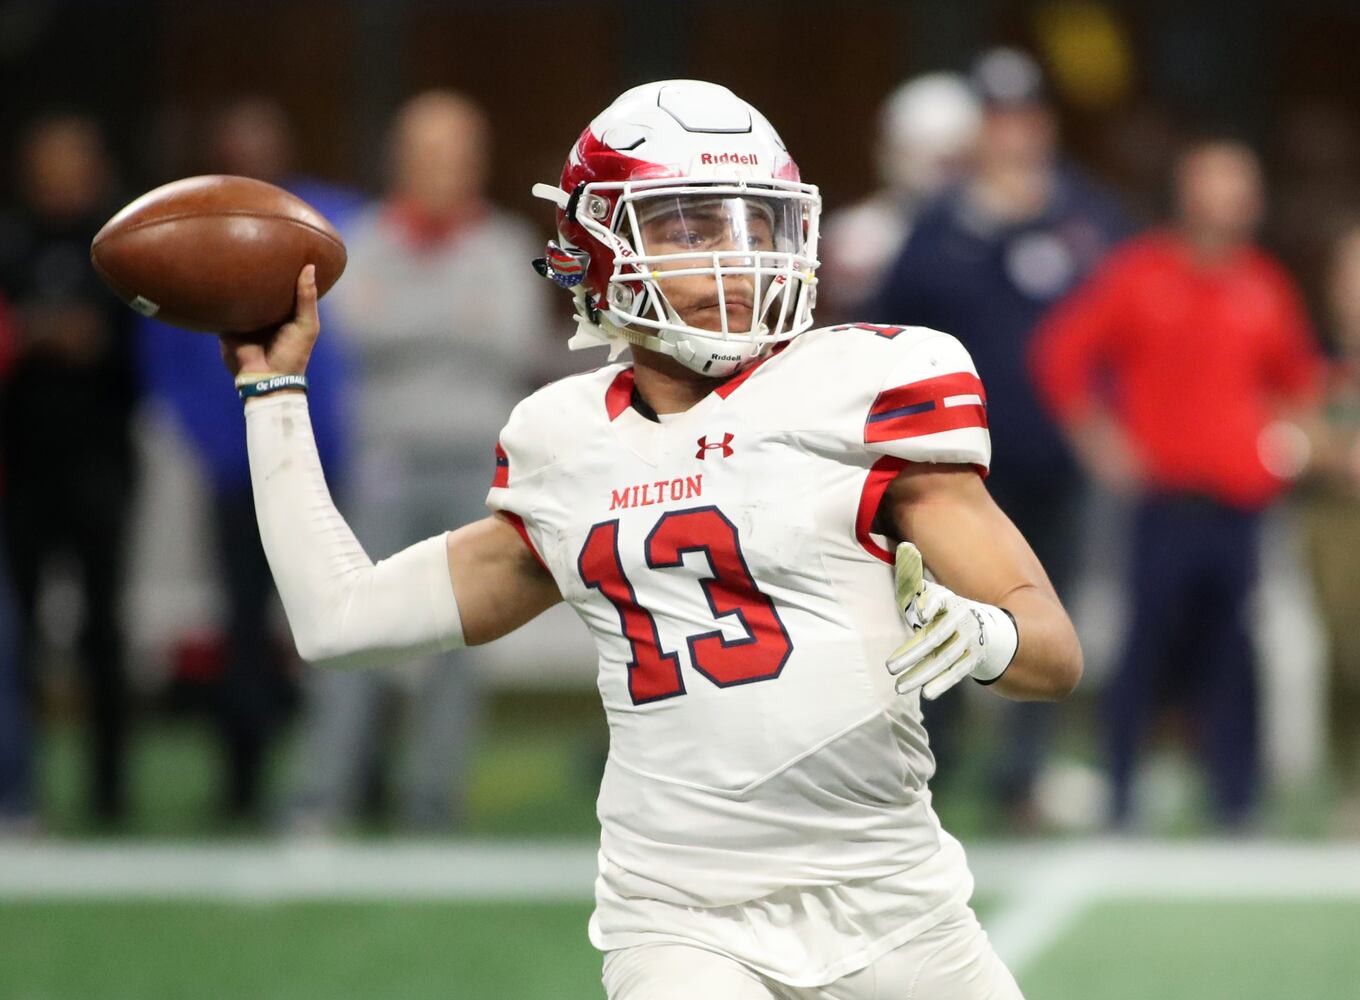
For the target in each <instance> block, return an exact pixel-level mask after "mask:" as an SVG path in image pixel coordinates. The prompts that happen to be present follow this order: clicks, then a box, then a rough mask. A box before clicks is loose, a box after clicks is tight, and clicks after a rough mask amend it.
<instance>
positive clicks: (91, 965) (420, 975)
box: [0, 901, 1360, 1000]
mask: <svg viewBox="0 0 1360 1000" xmlns="http://www.w3.org/2000/svg"><path fill="white" fill-rule="evenodd" d="M588 914H589V905H588V904H584V903H538V904H533V903H503V902H497V903H429V902H402V903H316V902H311V903H286V904H266V905H258V904H249V905H242V904H235V905H230V904H222V903H211V904H210V903H189V902H151V901H136V902H92V903H71V902H65V903H52V902H39V903H31V902H25V903H21V904H13V903H10V904H6V905H5V906H4V907H3V909H0V955H3V962H2V964H0V996H3V997H5V998H7V1000H8V998H15V1000H18V998H24V1000H68V998H70V1000H76V998H82V1000H84V998H96V997H102V998H110V1000H142V998H147V997H215V998H221V1000H233V998H242V1000H244V998H261V1000H263V998H277V1000H294V998H304V997H317V998H323V997H335V998H340V997H345V998H348V997H385V998H390V1000H406V998H410V1000H416V998H426V997H429V998H434V997H440V998H452V997H478V998H482V997H488V998H489V997H514V998H517V1000H578V998H579V1000H585V998H595V1000H598V998H599V997H600V996H601V993H600V989H599V958H598V956H597V955H596V954H595V952H594V951H593V950H592V949H591V948H590V946H589V944H588V943H587V942H586V940H585V921H586V917H587V915H588ZM1357 927H1360V901H1355V902H1346V903H1343V902H1335V901H1331V902H1328V901H1312V902H1309V901H1296V902H1290V903H1285V904H1281V903H1279V902H1276V901H1272V902H1242V901H1236V902H1231V903H1225V902H1222V901H1217V902H1193V901H1187V902H1175V903H1170V902H1141V901H1139V902H1133V901H1124V902H1106V903H1101V904H1097V905H1095V906H1092V907H1091V908H1090V909H1089V910H1087V911H1085V912H1083V913H1082V914H1081V915H1080V917H1079V922H1078V925H1077V926H1076V927H1074V928H1073V929H1072V930H1071V931H1070V932H1069V933H1067V934H1065V935H1063V936H1062V937H1061V938H1059V939H1058V940H1057V941H1055V942H1054V943H1053V945H1052V946H1051V947H1050V948H1048V949H1047V950H1046V951H1045V952H1044V953H1043V954H1042V955H1040V956H1039V957H1038V958H1037V959H1036V960H1035V961H1034V962H1033V963H1031V964H1030V965H1029V966H1028V967H1027V968H1026V969H1024V970H1022V973H1021V983H1022V986H1023V988H1024V990H1025V993H1026V996H1027V997H1029V998H1030V1000H1035V998H1041V997H1051V998H1056V1000H1074V998H1081V1000H1148V998H1156V1000H1178V998H1184V1000H1218V998H1224V1000H1227V998H1232V1000H1277V998H1280V997H1291V998H1294V997H1297V998H1307V1000H1314V998H1317V1000H1322V998H1329V1000H1331V998H1334V1000H1350V998H1353V997H1355V996H1356V991H1357V984H1358V983H1360V949H1357V948H1356V947H1355V944H1354V929H1355V928H1357Z"/></svg>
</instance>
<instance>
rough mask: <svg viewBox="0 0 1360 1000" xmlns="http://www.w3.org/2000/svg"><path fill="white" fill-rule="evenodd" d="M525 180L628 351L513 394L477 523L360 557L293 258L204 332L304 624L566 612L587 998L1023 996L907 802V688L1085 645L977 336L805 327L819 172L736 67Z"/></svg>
mask: <svg viewBox="0 0 1360 1000" xmlns="http://www.w3.org/2000/svg"><path fill="white" fill-rule="evenodd" d="M535 192H536V193H537V194H539V195H541V196H544V197H546V198H548V199H549V200H551V201H552V202H553V203H554V204H555V206H556V209H557V223H558V233H559V238H558V240H557V241H555V242H554V243H551V244H549V246H548V251H547V254H546V256H545V258H544V259H543V260H542V261H540V262H538V263H537V266H538V268H539V270H540V272H541V273H543V274H544V275H545V276H547V277H549V278H551V279H552V280H553V281H554V282H555V283H557V284H559V285H561V286H562V287H564V288H567V289H570V291H571V294H572V297H573V301H574V303H575V308H576V313H577V320H578V333H577V335H576V337H575V338H574V340H573V346H582V345H590V344H603V345H608V346H609V347H610V348H611V359H612V357H614V356H615V355H617V354H618V353H619V352H620V351H621V350H622V349H623V348H624V347H629V346H630V347H631V348H632V362H631V364H622V363H611V364H608V365H606V366H605V367H603V368H600V369H597V370H595V371H591V372H587V373H584V374H580V375H575V376H572V377H569V378H566V379H563V380H561V381H559V382H556V383H553V384H551V385H549V386H547V387H545V388H543V389H541V390H540V391H538V392H537V393H535V394H533V395H532V396H530V397H529V398H528V399H526V400H524V401H523V402H522V403H520V404H519V406H517V407H516V408H515V410H514V412H513V413H512V414H511V416H510V419H509V422H508V423H507V424H506V427H505V430H504V432H503V434H502V435H501V439H500V442H499V445H498V446H497V448H496V469H495V478H494V481H493V484H492V488H491V493H490V497H489V499H488V505H489V506H490V507H491V509H492V511H493V514H492V515H491V516H490V517H488V518H486V519H484V520H482V521H479V522H477V523H475V524H472V525H467V526H465V527H462V528H459V529H458V530H456V531H453V532H450V533H448V534H446V535H441V536H437V537H434V538H430V539H427V540H426V541H424V542H420V543H417V544H415V545H413V546H411V547H410V548H408V549H405V550H403V551H402V552H399V553H397V554H396V555H393V556H391V557H390V558H387V559H385V560H383V561H381V562H379V563H377V564H376V565H375V564H373V563H372V562H370V560H369V558H368V557H367V555H365V553H364V551H363V549H362V548H361V547H360V545H359V543H358V542H357V541H356V540H355V538H354V536H353V534H352V533H351V532H350V531H349V529H348V527H347V526H346V524H345V522H344V520H343V519H342V518H341V517H340V515H339V514H338V513H337V512H336V510H335V508H334V506H333V505H332V503H331V501H330V498H329V496H328V493H327V490H326V485H325V482H324V480H323V478H322V474H321V470H320V466H319V464H318V462H317V460H316V453H315V448H314V446H313V444H312V436H311V432H310V427H309V422H308V415H307V402H306V397H305V392H304V391H303V390H302V383H303V377H302V376H303V372H304V370H305V368H306V362H307V355H308V352H309V351H310V349H311V345H312V343H313V342H314V341H315V338H316V335H317V320H316V311H315V299H316V290H315V285H314V281H313V278H312V274H311V270H310V268H308V269H304V271H303V273H302V275H301V276H300V277H299V282H298V308H297V315H296V317H295V319H294V320H293V321H292V322H291V323H289V324H287V325H285V326H284V327H282V328H281V329H280V330H279V331H278V332H277V334H276V335H275V336H274V337H273V338H272V339H271V340H269V341H268V342H267V343H265V344H263V345H261V344H251V343H245V342H241V341H238V340H226V341H224V354H225V357H226V359H227V362H228V366H229V368H230V369H231V370H232V371H233V373H234V374H235V375H236V376H237V384H238V386H239V387H240V391H241V393H242V395H243V397H245V398H246V399H247V401H248V402H247V406H246V423H247V435H248V440H249V446H250V459H251V470H252V475H253V477H254V483H255V491H256V503H257V507H258V515H259V523H260V531H261V536H262V538H263V541H264V546H265V550H266V552H267V553H268V555H269V559H270V563H271V565H272V567H273V571H274V574H275V577H276V580H277V582H278V586H279V592H280V594H281V595H282V597H283V601H284V606H285V608H286V610H287V612H288V618H289V621H290V623H291V626H292V629H293V633H294V637H295V640H296V642H297V644H298V649H299V651H300V652H301V654H302V655H303V657H304V658H306V659H309V660H312V661H314V662H322V663H328V664H334V665H336V666H346V665H359V664H363V663H366V662H390V661H391V660H392V659H393V658H394V657H397V656H399V655H403V654H418V653H424V652H428V651H431V650H434V649H447V648H451V647H454V646H457V645H460V644H476V643H483V642H487V641H490V640H492V639H495V638H496V637H498V636H501V635H504V634H505V633H507V632H509V631H511V630H512V629H514V628H516V627H517V626H519V625H521V624H523V623H524V622H527V621H528V620H530V619H531V618H533V617H534V616H536V615H538V614H539V613H540V612H542V611H543V610H545V609H546V608H548V607H549V606H551V605H553V604H555V603H557V602H558V601H562V600H565V601H567V602H569V603H570V604H571V605H572V607H573V608H574V609H575V610H576V611H577V612H578V613H579V615H580V617H581V619H582V620H583V621H584V622H585V624H586V626H587V627H588V628H589V629H590V630H591V632H592V633H593V635H594V637H595V640H596V644H597V646H598V649H599V656H600V663H599V689H600V694H601V697H602V699H603V701H604V705H605V708H606V711H607V714H608V719H609V727H610V752H609V760H608V763H607V766H606V770H605V775H604V779H603V784H602V787H601V789H600V797H599V817H600V823H601V841H600V853H599V863H600V870H599V878H598V880H597V882H596V904H597V905H596V909H595V913H594V916H593V917H592V919H591V922H590V937H591V940H592V941H593V942H594V944H595V945H596V946H597V947H599V948H600V949H601V950H603V951H604V952H605V960H604V983H605V988H606V991H607V993H608V995H609V997H611V998H612V1000H639V998H643V997H648V998H670V997H675V998H680V997H692V996H710V997H722V998H735V1000H742V998H770V997H799V998H814V997H817V998H830V997H837V998H868V997H878V996H887V995H900V996H908V995H910V996H914V997H918V998H927V997H939V998H945V997H947V998H949V1000H972V998H999V997H1006V998H1013V997H1017V996H1019V991H1018V989H1017V987H1016V985H1015V982H1014V980H1013V979H1012V978H1011V976H1010V974H1009V973H1008V972H1007V970H1006V969H1005V967H1004V966H1003V965H1002V963H1001V962H1000V961H999V959H998V958H997V957H996V955H995V954H994V953H993V951H992V949H991V947H990V945H989V944H988V942H987V938H986V936H985V934H983V932H982V930H981V928H980V927H979V926H978V923H977V920H976V919H975V917H974V916H973V913H972V911H971V910H970V909H969V907H968V899H969V896H970V894H971V890H972V880H971V876H970V875H969V873H968V869H967V866H966V864H965V859H964V855H963V851H962V848H961V847H960V845H959V843H958V842H957V841H956V840H955V839H954V838H952V837H950V836H949V834H947V833H946V832H945V831H944V830H942V829H941V827H940V824H939V822H938V821H937V819H936V817H935V813H934V812H933V810H932V808H931V803H930V793H929V790H928V788H927V785H926V781H927V779H928V778H929V777H930V774H931V771H932V768H933V762H932V759H931V755H930V749H929V746H928V743H927V739H926V733H925V730H924V728H923V727H922V724H921V709H920V699H921V697H922V696H923V695H924V696H925V697H928V698H933V697H938V696H939V695H941V694H942V693H944V691H945V690H947V689H948V688H949V687H950V686H952V685H954V684H956V683H958V682H959V681H960V680H963V679H965V678H969V677H971V678H973V679H974V680H975V681H978V682H981V683H985V684H990V685H992V687H993V690H995V691H997V692H998V693H1000V694H1002V695H1005V696H1007V697H1011V698H1047V699H1056V698H1061V697H1063V696H1064V695H1066V694H1067V693H1068V692H1069V691H1070V690H1071V689H1072V687H1073V685H1074V684H1075V683H1076V681H1077V678H1078V676H1079V674H1080V672H1081V652H1080V649H1079V647H1078V645H1077V640H1076V637H1075V634H1074V632H1073V629H1072V626H1071V623H1070V622H1069V620H1068V618H1067V615H1066V614H1065V612H1064V611H1063V608H1062V606H1061V605H1060V603H1059V601H1058V599H1057V597H1056V595H1055V594H1054V592H1053V589H1052V587H1051V586H1050V585H1049V583H1048V580H1047V578H1046V576H1045V574H1044V571H1043V569H1042V568H1041V567H1040V565H1039V563H1038V561H1037V560H1036V559H1035V558H1034V556H1033V554H1032V553H1031V551H1030V549H1029V547H1028V546H1027V545H1026V543H1025V541H1024V539H1023V538H1022V537H1021V536H1020V535H1019V534H1018V533H1017V532H1016V530H1015V529H1014V527H1013V526H1012V525H1011V524H1010V522H1009V521H1008V520H1007V519H1006V518H1005V516H1004V515H1003V514H1002V513H1001V512H1000V511H999V510H998V509H997V507H996V506H995V505H994V504H993V503H992V501H991V500H990V499H989V497H988V494H987V490H986V488H985V487H984V485H983V482H982V476H983V475H985V473H986V469H987V463H988V459H989V444H988V435H987V419H986V406H985V397H984V391H983V387H982V385H981V383H980V382H979V380H978V377H977V373H976V372H975V371H974V369H973V365H972V363H971V361H970V360H969V357H968V354H967V352H966V351H964V349H963V348H962V347H961V346H960V345H959V343H958V342H957V341H956V340H954V338H952V337H950V336H948V335H947V334H944V333H939V332H936V331H933V330H926V329H919V328H912V327H883V326H870V325H849V326H839V327H831V328H826V329H820V330H814V329H812V325H813V322H812V307H813V300H814V295H815V289H816V277H815V268H816V248H817V221H818V214H819V210H820V201H819V198H818V194H817V189H816V188H815V187H812V186H811V185H807V184H804V183H802V182H801V181H800V180H799V175H798V169H797V167H796V166H795V165H794V162H793V160H792V159H791V158H790V156H789V154H788V152H787V150H786V149H785V148H784V145H783V143H782V142H781V141H780V139H779V136H778V135H777V134H776V132H775V131H774V129H773V128H772V127H771V126H770V124H769V122H767V121H766V120H765V118H764V117H763V116H762V115H761V114H760V113H759V112H758V111H757V110H756V109H755V108H753V107H751V106H750V105H749V104H747V103H746V102H744V101H742V100H740V99H739V98H737V97H736V96H734V95H733V94H732V93H731V92H730V91H728V90H727V89H726V88H723V87H719V86H715V85H713V84H708V83H701V82H695V81H668V82H663V83H653V84H648V85H645V86H642V87H638V88H635V89H633V90H630V91H628V92H627V93H625V94H624V95H622V96H621V97H620V98H619V99H618V100H617V101H615V103H614V104H613V105H611V106H610V107H609V108H608V109H606V110H605V111H604V112H603V113H602V114H601V115H600V116H599V117H597V118H596V119H595V120H594V121H593V122H591V124H590V127H589V128H588V129H587V130H586V131H585V132H584V133H583V134H582V136H581V138H580V140H579V142H578V143H577V144H576V146H575V148H574V149H573V150H572V152H571V154H570V156H569V158H568V160H567V164H566V167H565V169H564V171H563V174H562V179H561V183H560V184H559V185H556V186H552V185H539V186H538V187H536V188H535ZM894 541H896V542H900V544H898V545H897V547H896V549H895V551H894V549H893V548H891V545H892V543H893V542H894ZM923 559H924V565H925V566H928V567H929V569H930V571H931V574H932V575H933V577H934V579H933V580H931V579H928V578H927V577H926V576H925V575H924V573H923V566H922V562H923Z"/></svg>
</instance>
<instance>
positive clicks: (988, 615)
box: [962, 598, 1020, 684]
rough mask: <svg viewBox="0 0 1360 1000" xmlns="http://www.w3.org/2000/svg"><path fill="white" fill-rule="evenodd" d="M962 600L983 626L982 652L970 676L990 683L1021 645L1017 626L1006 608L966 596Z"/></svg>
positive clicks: (1002, 671)
mask: <svg viewBox="0 0 1360 1000" xmlns="http://www.w3.org/2000/svg"><path fill="white" fill-rule="evenodd" d="M962 600H963V601H964V603H966V604H967V605H968V607H969V608H970V609H972V611H973V613H974V614H975V615H977V617H978V622H979V623H980V624H981V626H982V638H981V640H980V644H981V646H982V656H981V658H980V659H979V660H978V664H977V666H975V667H974V668H973V670H972V675H973V678H974V679H975V680H976V681H978V682H979V683H982V684H992V683H994V682H995V681H996V680H997V679H998V678H999V677H1000V676H1001V675H1002V674H1004V673H1005V672H1006V668H1007V667H1009V666H1010V665H1011V661H1012V660H1014V659H1015V653H1016V651H1017V650H1018V649H1019V648H1020V630H1019V629H1017V628H1016V626H1015V619H1014V618H1012V617H1011V616H1010V614H1009V613H1008V612H1007V611H1006V610H1005V609H1003V608H998V607H997V606H996V605H995V604H983V603H982V602H980V601H970V600H968V599H967V598H962Z"/></svg>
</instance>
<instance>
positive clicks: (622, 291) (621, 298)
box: [609, 285, 637, 309]
mask: <svg viewBox="0 0 1360 1000" xmlns="http://www.w3.org/2000/svg"><path fill="white" fill-rule="evenodd" d="M635 298H637V296H636V295H634V294H633V290H632V289H631V288H629V287H628V286H627V285H610V286H609V304H610V305H611V306H613V307H614V308H615V309H629V308H631V307H632V305H633V300H634V299H635Z"/></svg>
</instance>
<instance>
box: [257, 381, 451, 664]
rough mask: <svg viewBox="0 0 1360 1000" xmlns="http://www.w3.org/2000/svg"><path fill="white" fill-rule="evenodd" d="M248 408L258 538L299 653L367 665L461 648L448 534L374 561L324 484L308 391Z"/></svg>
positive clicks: (316, 660) (315, 659)
mask: <svg viewBox="0 0 1360 1000" xmlns="http://www.w3.org/2000/svg"><path fill="white" fill-rule="evenodd" d="M245 409H246V443H247V446H248V449H249V452H250V478H251V482H252V484H253V486H254V491H255V515H256V519H257V520H258V522H259V526H260V540H261V542H262V543H263V545H264V552H265V556H266V557H267V558H268V560H269V568H270V569H271V570H272V571H273V574H274V582H275V584H276V585H277V586H278V590H279V596H280V597H281V598H282V599H283V608H284V611H285V612H287V615H288V624H289V626H290V627H291V628H292V630H293V640H294V642H295V643H296V644H297V648H298V653H299V654H300V655H301V656H302V658H303V659H304V660H307V661H309V662H313V663H322V664H324V665H326V666H370V665H380V664H386V663H392V662H395V661H396V660H399V659H404V658H407V657H411V656H417V655H422V654H426V653H432V652H437V651H439V650H445V649H453V648H455V647H458V646H462V645H463V626H462V620H461V617H460V616H459V613H458V602H457V600H456V599H455V598H454V594H453V583H452V581H451V580H450V578H449V566H448V554H447V550H446V547H445V540H444V539H445V536H444V535H436V536H435V537H433V538H427V539H426V540H425V541H423V542H418V543H417V544H415V545H412V546H411V547H409V548H407V549H404V550H402V551H401V552H398V553H397V554H396V555H394V556H392V557H390V558H388V559H384V560H383V561H382V562H380V563H378V564H377V565H374V564H373V563H372V561H370V560H369V558H368V556H367V554H365V552H364V550H363V548H362V547H361V546H360V545H359V542H358V541H357V540H356V539H355V537H354V533H353V532H352V531H351V530H350V528H349V525H348V524H346V523H345V519H344V518H343V517H341V516H340V512H339V511H337V510H336V509H335V504H334V503H333V502H332V500H331V495H330V491H329V490H328V489H327V488H326V480H325V476H324V475H323V473H322V471H321V460H320V458H319V457H318V456H317V451H316V441H315V439H314V438H313V436H312V423H311V417H310V414H309V412H308V409H307V397H306V396H302V395H298V394H281V395H273V396H264V397H258V398H254V399H251V400H250V401H248V402H247V403H246V408H245Z"/></svg>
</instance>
